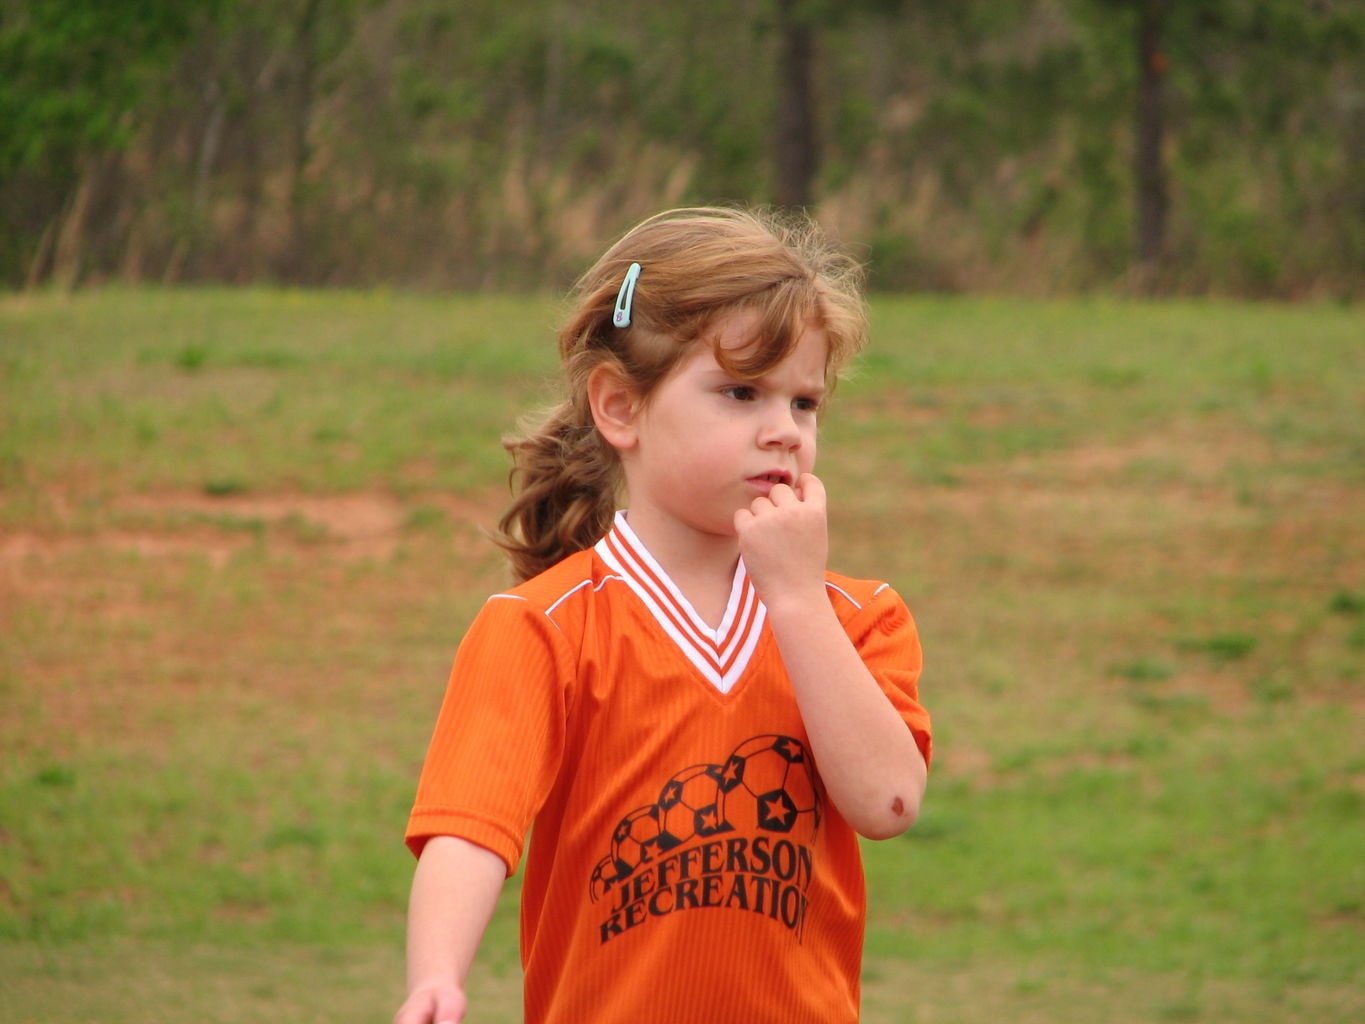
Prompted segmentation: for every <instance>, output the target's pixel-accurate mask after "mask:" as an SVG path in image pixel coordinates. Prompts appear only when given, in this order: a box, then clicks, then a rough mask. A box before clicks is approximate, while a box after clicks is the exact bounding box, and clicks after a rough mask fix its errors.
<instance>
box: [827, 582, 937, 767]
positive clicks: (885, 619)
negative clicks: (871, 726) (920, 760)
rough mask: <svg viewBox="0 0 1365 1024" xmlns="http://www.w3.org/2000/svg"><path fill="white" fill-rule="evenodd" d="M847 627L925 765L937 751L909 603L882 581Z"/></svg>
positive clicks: (922, 656) (921, 653)
mask: <svg viewBox="0 0 1365 1024" xmlns="http://www.w3.org/2000/svg"><path fill="white" fill-rule="evenodd" d="M844 629H845V630H846V631H847V632H848V635H849V638H850V639H852V641H853V644H854V646H855V647H856V648H857V649H858V654H859V655H860V656H861V657H862V659H863V664H864V665H866V666H867V667H868V670H869V671H870V672H871V673H872V676H873V678H874V679H876V680H877V685H878V686H880V687H881V688H882V692H883V693H885V694H886V696H887V699H888V700H890V701H891V703H892V704H893V705H894V706H895V708H896V710H897V711H898V712H899V713H900V716H901V718H902V719H903V720H904V722H905V724H906V726H908V727H909V729H910V731H911V733H913V734H914V737H915V743H916V744H917V745H918V746H919V749H920V753H921V754H922V755H924V763H925V765H926V766H927V765H928V764H929V763H930V760H931V759H932V756H933V731H932V728H931V725H930V721H929V712H927V711H926V710H925V709H924V707H923V705H921V704H920V702H919V677H920V670H921V669H922V668H923V666H924V655H923V652H922V651H921V649H920V642H919V631H918V630H917V629H916V628H915V620H914V618H913V617H912V616H911V614H910V609H909V608H907V607H906V606H905V602H904V601H902V600H901V597H900V595H899V594H897V593H896V592H895V590H893V589H892V588H891V587H890V586H889V585H885V584H884V585H882V586H881V587H880V588H879V589H878V590H877V591H876V593H875V594H874V595H873V596H872V599H871V600H870V601H868V602H867V603H866V604H864V605H863V606H862V608H860V609H859V610H858V611H857V612H856V613H855V614H854V615H853V616H852V617H851V618H849V619H848V620H847V621H846V622H845V623H844Z"/></svg>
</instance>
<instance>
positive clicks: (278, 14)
mask: <svg viewBox="0 0 1365 1024" xmlns="http://www.w3.org/2000/svg"><path fill="white" fill-rule="evenodd" d="M1362 43H1365V4H1362V3H1360V2H1359V0H1023V2H1020V3H1014V4H1002V3H998V2H993V0H842V2H837V0H733V2H724V3H722V2H718V0H680V2H676V3H671V4H633V5H631V4H620V3H619V2H615V0H613V2H610V3H608V2H605V0H582V2H569V0H519V2H517V3H515V4H509V3H506V2H505V0H137V2H133V0H0V285H3V286H7V287H11V288H14V287H32V286H42V285H48V284H53V285H57V286H62V287H71V286H76V285H79V284H82V283H91V282H99V281H104V280H111V279H114V280H129V281H158V282H180V281H225V282H258V281H266V282H279V283H297V284H305V285H373V284H377V283H383V282H388V283H397V284H403V285H411V286H419V287H439V288H462V289H469V288H523V287H545V286H550V287H560V286H562V285H563V284H564V283H566V282H567V281H568V280H570V279H571V278H572V276H573V274H574V273H575V272H576V271H577V270H578V269H579V268H581V266H582V265H583V263H584V261H585V260H587V259H589V258H590V257H591V256H592V255H593V254H594V253H595V252H596V251H597V250H598V249H599V248H600V247H601V246H602V245H603V244H604V243H605V242H606V241H607V240H608V239H609V238H611V237H612V236H614V235H615V234H617V233H619V232H620V231H621V230H623V229H624V228H625V227H627V226H629V225H630V224H631V223H632V222H634V221H635V220H637V219H639V218H641V217H643V216H646V215H648V214H649V213H651V212H654V211H655V210H657V209H659V208H662V207H665V206H671V205H678V204H685V203H699V202H706V203H711V202H747V203H770V204H776V205H784V206H801V207H808V208H810V209H811V210H812V211H813V212H814V213H815V215H816V216H817V218H818V219H819V220H820V221H821V222H822V223H824V224H825V225H826V226H827V227H828V228H829V229H830V230H831V231H832V232H833V233H835V234H836V235H837V236H839V237H840V238H841V239H843V240H844V241H846V242H847V243H848V244H850V245H853V246H855V247H858V248H859V249H860V250H861V251H862V252H863V253H864V254H865V256H866V257H867V259H868V261H869V264H870V267H871V270H872V273H873V282H874V284H875V285H877V286H879V287H884V288H898V289H900V288H917V289H938V290H1017V291H1025V292H1038V293H1047V292H1064V291H1076V290H1088V289H1095V288H1106V289H1114V288H1117V289H1120V290H1134V291H1142V292H1159V293H1178V294H1203V293H1228V294H1239V295H1255V296H1283V297H1298V296H1306V295H1340V296H1346V297H1352V296H1355V295H1357V294H1358V293H1359V289H1360V282H1361V281H1362V280H1365V273H1362V272H1363V271H1365V174H1362V173H1361V168H1362V166H1365V82H1363V81H1362V72H1361V68H1362V66H1365V64H1363V62H1362V60H1361V58H1362V51H1363V49H1365V48H1363V47H1362Z"/></svg>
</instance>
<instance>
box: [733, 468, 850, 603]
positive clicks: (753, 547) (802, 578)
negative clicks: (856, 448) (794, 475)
mask: <svg viewBox="0 0 1365 1024" xmlns="http://www.w3.org/2000/svg"><path fill="white" fill-rule="evenodd" d="M735 532H736V533H737V534H738V536H739V553H740V555H741V556H742V557H743V558H744V566H745V568H746V569H747V570H748V572H749V575H750V577H752V578H753V581H754V586H755V587H756V588H757V589H758V594H759V596H760V597H761V598H762V599H763V603H764V604H766V605H768V607H769V608H770V609H771V608H772V606H773V604H774V603H775V602H777V601H781V600H784V599H786V598H794V599H797V600H802V599H809V600H815V599H818V600H820V601H823V600H824V592H825V561H826V559H827V558H828V556H829V534H828V531H827V529H826V525H825V485H824V484H822V483H821V482H820V480H819V478H818V477H816V476H815V474H813V473H802V474H801V476H800V478H799V479H798V480H797V481H796V484H795V486H794V487H788V486H787V485H786V484H778V485H777V486H776V487H774V488H773V489H772V491H770V492H769V493H768V494H767V495H766V496H763V497H758V498H755V499H754V500H753V503H752V504H750V506H749V507H748V508H742V509H739V510H738V511H737V512H735Z"/></svg>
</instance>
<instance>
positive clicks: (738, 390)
mask: <svg viewBox="0 0 1365 1024" xmlns="http://www.w3.org/2000/svg"><path fill="white" fill-rule="evenodd" d="M721 394H722V395H724V396H725V397H726V398H733V399H734V400H735V401H737V402H752V401H753V399H754V389H753V388H751V387H749V386H748V385H745V384H732V385H730V386H729V387H727V388H724V389H723V390H722V391H721Z"/></svg>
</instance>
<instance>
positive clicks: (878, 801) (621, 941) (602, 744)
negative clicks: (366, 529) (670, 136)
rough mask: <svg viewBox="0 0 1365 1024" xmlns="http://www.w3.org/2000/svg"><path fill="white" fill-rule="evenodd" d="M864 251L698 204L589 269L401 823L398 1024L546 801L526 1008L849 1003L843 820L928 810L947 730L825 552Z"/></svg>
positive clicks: (685, 1012)
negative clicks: (822, 434) (497, 585)
mask: <svg viewBox="0 0 1365 1024" xmlns="http://www.w3.org/2000/svg"><path fill="white" fill-rule="evenodd" d="M857 271H858V268H857V266H856V264H854V263H852V262H851V261H849V260H847V259H846V258H843V257H841V256H839V255H837V254H836V253H834V252H833V251H831V250H830V249H829V248H828V247H826V246H825V245H824V244H823V243H822V242H820V241H819V239H818V238H817V236H816V234H815V232H814V230H813V228H811V227H810V226H809V225H805V226H801V227H792V226H788V225H782V224H778V223H776V222H769V221H768V220H767V219H766V218H763V217H760V216H758V215H756V214H752V213H748V212H741V211H735V210H722V209H694V210H676V211H671V212H669V213H665V214H661V215H659V216H657V217H654V218H652V219H650V220H648V221H645V222H644V223H643V224H641V225H640V226H639V227H637V228H635V229H634V230H632V231H631V232H629V233H628V234H627V235H626V236H625V237H624V238H622V239H621V240H620V241H619V242H618V243H616V245H614V246H613V247H612V248H611V249H610V250H609V251H608V252H607V253H606V255H604V256H603V257H602V258H601V259H600V260H599V261H598V262H597V264H596V265H595V266H594V267H593V268H592V269H591V270H589V271H588V273H587V274H586V275H585V276H584V277H583V279H582V280H581V281H580V282H579V285H578V288H577V291H576V298H577V302H576V308H575V311H574V313H573V314H572V316H571V318H570V320H569V321H568V323H567V324H566V326H565V327H564V328H563V330H562V331H561V332H560V334H559V350H560V356H561V359H562V361H563V367H564V373H565V378H566V384H567V397H566V398H565V400H564V402H563V403H562V404H561V405H560V406H559V407H558V408H556V409H555V410H554V411H553V412H552V413H551V414H550V416H549V418H548V419H547V420H546V422H545V423H544V424H543V426H541V427H540V429H539V430H537V431H535V432H533V433H532V434H531V435H530V436H528V437H526V438H524V439H522V440H518V441H515V442H510V443H509V448H510V449H511V451H512V453H513V455H514V458H515V461H516V470H515V477H514V479H515V480H516V483H517V485H518V489H517V495H516V498H515V500H514V501H513V504H512V506H511V508H510V510H509V511H508V513H507V514H506V516H505V517H504V518H503V521H502V524H501V525H502V530H503V535H502V543H503V544H504V546H505V547H506V548H507V550H508V552H509V553H510V555H511V558H512V562H513V566H514V569H515V571H516V573H517V575H518V576H519V577H520V579H521V580H523V581H524V582H522V583H521V584H520V585H519V586H516V587H514V588H513V589H511V590H508V591H506V592H504V593H501V594H495V595H494V596H493V597H492V598H490V599H489V600H488V602H487V603H486V604H485V605H484V607H483V610H482V611H481V612H480V613H479V615H478V617H477V619H476V620H475V622H474V624H473V625H472V626H471V627H470V630H469V632H468V634H467V635H466V637H465V639H464V641H463V643H462V644H461V646H460V649H459V653H458V654H457V656H456V659H455V666H454V669H453V671H452V674H451V678H450V684H449V687H448V689H447V692H446V697H445V701H444V703H443V705H442V707H441V711H440V716H439V719H438V721H437V724H436V731H435V736H434V738H433V739H432V742H431V747H430V749H429V751H428V754H427V759H426V764H425V766H424V768H423V770H422V776H421V780H420V783H419V786H418V791H417V799H416V804H415V806H414V807H413V810H412V816H411V818H410V821H409V824H408V830H407V842H408V845H409V846H410V847H411V849H412V851H413V852H414V853H415V854H416V855H417V856H418V858H419V860H418V864H417V870H416V875H415V877H414V880H413V888H412V900H411V907H410V911H409V925H408V999H407V1001H406V1002H405V1003H404V1004H403V1007H402V1009H401V1010H400V1011H399V1012H398V1015H397V1017H396V1024H444V1022H447V1021H458V1020H460V1019H462V1017H463V1016H464V1011H465V996H464V992H463V985H464V979H465V975H466V973H467V971H468V969H469V965H470V961H471V960H472V958H473V956H474V952H475V949H476V947H477V945H478V943H479V940H480V938H481V936H482V933H483V930H484V928H485V926H486V925H487V922H488V919H489V917H490V915H491V913H492V911H493V907H494V903H495V901H496V899H497V895H498V893H499V891H500V889H501V887H502V884H503V881H504V880H505V879H506V877H507V876H508V875H510V874H511V873H512V872H513V871H514V870H516V868H517V866H518V863H519V861H520V859H521V854H522V844H523V840H524V839H525V836H526V834H527V831H528V829H530V828H531V826H532V824H533V823H534V831H533V833H532V836H531V842H530V850H529V854H528V858H527V864H526V875H525V879H524V883H523V886H522V906H521V921H522V926H521V951H522V964H523V967H524V969H525V1014H526V1020H527V1021H528V1022H532V1024H542V1022H545V1024H550V1022H555V1024H558V1022H574V1024H578V1022H592V1024H597V1022H605V1024H613V1022H632V1024H634V1022H642V1021H650V1022H652V1024H684V1022H686V1024H696V1022H702V1021H704V1022H721V1024H724V1022H740V1021H742V1022H746V1024H753V1022H774V1024H776V1022H781V1024H796V1022H819V1024H834V1022H850V1024H851V1022H855V1021H856V1020H857V1019H858V999H859V972H860V963H861V957H862V939H863V924H864V917H865V896H864V886H863V876H862V865H861V861H860V859H859V853H858V841H857V837H858V835H860V834H861V835H863V836H867V837H869V838H874V839H883V838H887V837H890V836H895V835H899V834H900V833H902V832H903V831H904V830H905V829H906V828H908V827H909V826H910V824H911V823H912V822H913V821H914V820H915V816H916V813H917V811H918V808H919V803H920V797H921V795H922V793H923V791H924V785H925V774H926V770H927V764H928V760H929V750H930V734H929V718H928V716H927V715H926V713H925V711H924V710H923V708H921V706H920V705H919V703H918V699H917V680H918V676H919V671H920V648H919V641H918V638H917V636H916V632H915V627H914V624H913V622H912V620H911V618H910V614H909V612H908V611H907V610H906V607H905V605H904V604H903V603H902V601H901V599H900V598H899V597H898V596H897V595H896V593H895V592H894V591H892V590H891V588H890V587H889V586H887V585H886V584H885V583H879V582H873V581H866V580H854V579H849V578H847V577H843V576H838V575H835V574H833V573H830V572H827V571H826V569H825V557H826V546H827V542H826V532H825V490H824V487H823V485H822V484H821V482H820V480H819V479H818V478H817V477H816V476H814V475H813V470H814V467H815V449H816V426H817V421H818V419H819V416H820V414H821V411H822V410H823V408H824V405H825V402H826V399H827V397H828V394H829V390H830V388H831V387H832V386H833V383H834V380H835V378H836V375H837V374H838V372H839V370H840V369H841V368H842V367H843V366H844V365H845V363H846V362H847V361H848V359H849V358H850V357H851V356H852V355H853V354H854V353H855V352H856V351H857V350H858V349H859V348H860V347H861V345H862V344H863V340H864V336H865V331H866V320H865V316H864V312H863V306H862V301H861V299H860V297H859V294H858V290H857V280H858V273H857ZM621 485H624V492H625V495H626V497H627V501H626V506H627V508H628V511H619V512H618V511H616V499H617V497H618V492H619V491H620V490H621Z"/></svg>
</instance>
